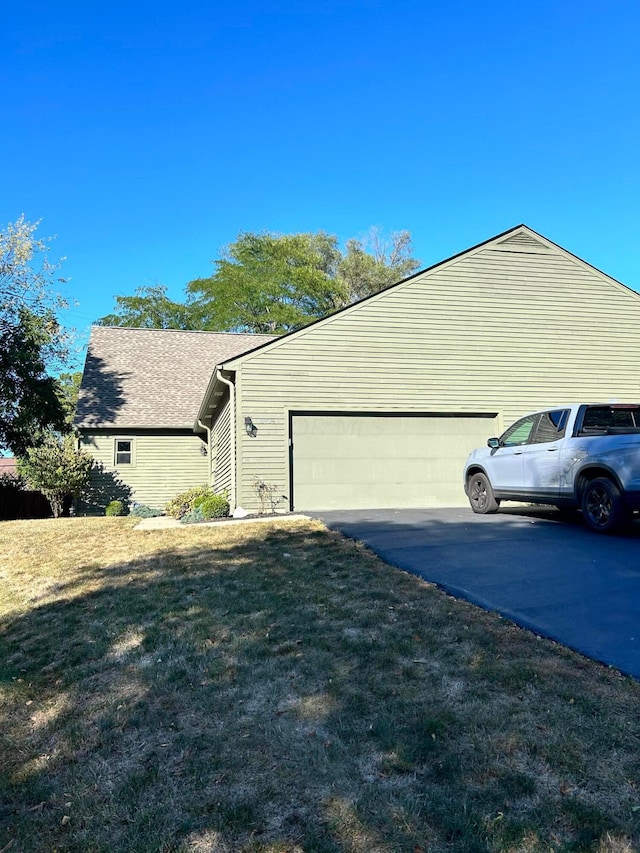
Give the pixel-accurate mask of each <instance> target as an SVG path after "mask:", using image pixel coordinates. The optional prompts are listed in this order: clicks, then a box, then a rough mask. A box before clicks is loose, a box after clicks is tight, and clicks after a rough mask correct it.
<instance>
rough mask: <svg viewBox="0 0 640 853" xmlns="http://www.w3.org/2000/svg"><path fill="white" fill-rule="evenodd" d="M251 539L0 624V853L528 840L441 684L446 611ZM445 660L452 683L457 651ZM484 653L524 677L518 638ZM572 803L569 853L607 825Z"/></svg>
mask: <svg viewBox="0 0 640 853" xmlns="http://www.w3.org/2000/svg"><path fill="white" fill-rule="evenodd" d="M261 535H263V537H264V538H263V540H262V541H260V542H259V543H257V542H256V541H254V540H250V541H247V542H236V543H235V544H233V545H232V546H230V547H228V548H225V549H219V548H218V549H215V550H214V549H212V548H210V547H207V546H206V545H202V546H198V547H185V548H177V547H172V548H169V549H167V550H163V551H158V552H155V553H153V554H151V555H149V556H147V557H145V558H141V559H140V560H136V561H133V562H131V563H126V564H123V565H116V566H112V567H109V568H106V569H99V570H96V569H95V567H85V568H83V569H81V570H80V571H79V573H78V582H77V584H71V585H68V586H64V585H60V586H59V587H58V588H57V590H55V594H56V595H58V596H59V598H58V599H57V600H56V601H53V602H47V603H43V604H41V605H38V603H37V601H35V602H34V607H33V609H32V610H30V611H29V612H27V613H25V614H23V615H20V616H19V617H17V618H15V619H13V620H11V621H8V622H5V623H4V624H0V641H1V643H2V669H1V671H0V686H1V687H2V691H3V693H4V695H5V696H6V697H7V699H6V701H5V703H4V706H3V709H2V713H3V715H4V720H3V725H2V728H1V730H2V732H3V734H2V735H1V736H0V737H1V738H2V740H3V743H2V748H0V756H2V757H1V758H0V761H1V762H2V771H3V772H2V774H0V802H2V805H1V806H0V825H1V826H3V827H4V830H3V831H4V833H5V839H6V840H5V841H4V843H5V844H6V843H8V842H9V841H11V840H12V839H13V840H14V845H13V846H12V848H11V849H12V851H14V850H15V851H16V853H18V851H29V853H39V851H45V850H46V851H49V850H53V849H58V850H91V851H111V850H120V851H133V850H136V851H147V850H148V851H151V850H154V851H156V850H162V851H165V853H168V851H187V850H194V851H195V850H198V851H200V850H202V851H204V850H207V851H228V850H246V851H252V852H253V851H255V853H258V851H265V853H266V851H269V853H276V851H278V853H284V851H294V850H300V851H304V853H342V851H351V850H354V849H356V848H357V849H371V850H373V849H377V850H413V849H414V846H415V845H417V846H418V847H422V846H423V847H425V848H426V847H427V846H428V843H429V839H431V838H434V837H435V838H437V839H438V840H439V841H440V842H441V843H444V844H446V845H448V847H449V849H451V850H459V851H463V850H464V851H475V850H477V851H480V850H486V849H488V847H487V845H488V844H494V845H497V846H495V847H494V848H492V849H502V848H501V847H500V846H499V843H498V842H499V841H500V838H501V837H502V836H503V835H504V838H505V839H506V840H508V839H510V842H509V843H514V844H515V843H516V842H517V840H518V839H523V838H525V837H526V836H527V835H529V836H531V835H532V833H533V834H535V833H536V832H537V829H538V826H539V824H541V823H544V821H545V819H546V817H545V814H544V804H543V805H538V806H536V807H531V808H530V813H529V814H527V812H526V809H524V810H522V809H521V810H520V812H519V813H518V812H517V809H516V812H515V815H514V817H513V819H512V818H511V817H510V816H509V815H508V814H507V816H506V817H504V814H503V812H504V811H505V808H506V807H505V803H511V804H513V803H518V802H520V801H522V802H523V803H524V802H528V801H529V800H531V798H532V797H533V794H534V792H535V782H533V781H532V780H531V778H530V777H529V776H528V775H527V774H526V773H524V772H520V771H516V770H513V769H509V768H508V767H506V766H505V765H504V763H502V764H501V769H500V770H497V769H495V768H494V769H491V770H490V769H489V757H488V756H483V755H481V754H478V752H477V749H476V746H475V745H474V743H473V738H469V736H468V735H467V734H465V731H464V724H463V722H462V719H461V718H460V717H458V716H457V714H456V712H455V711H452V709H451V702H450V697H448V696H447V695H446V693H447V690H449V687H447V684H445V687H446V690H445V689H444V688H443V687H442V685H443V680H444V677H443V665H444V662H446V657H445V658H444V659H443V658H441V657H440V658H438V657H437V655H439V654H441V650H440V646H441V645H442V643H443V642H445V641H446V638H447V637H449V638H450V637H451V632H452V631H454V632H455V631H458V630H459V627H456V625H455V624H454V625H452V621H451V612H452V608H453V607H455V606H456V605H455V604H454V603H453V602H448V603H447V604H446V606H443V605H442V603H441V597H440V595H439V594H438V593H436V592H435V590H432V589H429V588H425V587H423V586H422V585H420V583H419V582H418V581H417V580H415V579H413V578H410V577H409V576H406V575H397V576H395V575H394V584H395V586H394V588H393V589H389V577H390V576H389V572H388V570H387V569H385V568H384V567H381V566H380V564H379V563H377V561H375V560H373V559H370V558H368V557H367V555H366V554H364V555H363V553H362V551H361V550H360V549H358V548H357V547H356V546H354V545H353V544H351V543H347V542H344V541H343V540H341V539H340V538H339V537H337V536H333V535H329V536H328V535H327V534H326V533H325V532H324V531H318V530H314V529H309V528H304V529H302V530H296V531H295V532H292V531H288V530H274V531H273V532H271V533H266V534H264V533H263V534H261ZM185 541H189V540H187V539H186V538H185ZM85 585H90V586H91V587H92V588H91V589H90V590H89V591H83V590H84V587H85ZM418 589H420V591H421V596H422V597H421V599H420V601H419V603H418V601H417V591H418ZM50 593H51V591H49V594H50ZM460 606H461V607H466V605H460ZM485 618H486V620H487V623H486V624H479V625H478V627H477V631H478V637H480V636H482V637H483V638H484V640H485V642H486V641H487V637H488V636H489V634H490V631H489V630H488V629H487V624H494V623H495V619H494V617H490V616H487V617H485ZM491 620H494V621H493V622H492V621H491ZM425 623H426V624H425ZM494 627H495V624H494ZM472 635H473V631H472V632H471V633H470V634H469V636H468V637H466V638H465V642H467V643H468V642H469V640H470V638H471V639H472ZM456 642H457V641H456ZM489 642H490V640H489ZM496 642H497V641H496ZM446 654H449V655H450V656H453V657H452V659H451V660H450V661H449V663H450V665H451V667H452V669H451V673H452V677H453V675H460V673H461V667H462V665H463V664H462V662H463V661H466V660H467V657H468V654H469V652H468V649H466V650H465V648H463V647H462V646H461V645H460V644H458V650H456V651H453V652H447V653H446ZM457 654H460V655H461V657H460V659H459V660H457V659H456V658H455V655H457ZM496 655H497V657H498V658H500V659H501V660H502V663H501V664H500V666H507V664H508V665H509V666H511V665H513V671H514V672H515V670H516V669H518V670H519V671H520V672H521V674H522V660H518V659H517V643H514V642H513V639H510V640H509V641H507V640H505V643H504V648H500V649H499V650H496ZM432 656H433V658H432ZM509 656H511V658H510V657H509ZM563 666H566V670H567V673H569V672H571V664H570V663H568V662H564V663H563V662H561V663H560V667H561V668H562V667H563ZM493 672H494V676H495V678H496V680H497V681H498V682H499V681H500V679H501V678H503V677H505V678H506V676H504V674H502V675H501V672H502V670H500V667H498V666H497V665H496V666H494V669H493ZM464 677H465V678H467V679H469V680H470V681H469V684H471V683H472V678H473V677H474V676H473V675H472V674H471V673H467V674H465V676H464ZM477 677H478V684H479V685H480V688H481V692H482V689H484V688H483V687H482V685H483V683H484V681H483V679H484V677H485V676H484V675H483V674H482V673H480V674H479V675H478V676H477ZM512 677H513V673H512V674H511V675H510V676H509V678H512ZM522 677H524V679H525V680H524V681H523V682H522V685H523V687H522V689H524V688H525V685H526V683H527V681H528V679H529V678H530V677H531V673H530V671H529V670H527V672H526V673H525V675H524V676H522ZM447 683H448V682H447ZM513 702H514V703H515V705H514V707H515V708H516V709H518V710H517V711H516V712H514V713H521V711H520V710H519V709H520V708H521V705H522V703H521V697H517V696H514V697H513ZM478 707H479V708H481V705H479V706H478ZM477 713H478V714H479V715H480V716H482V711H481V710H478V712H477ZM486 725H487V726H488V725H490V723H489V721H488V720H487V721H486ZM498 725H499V724H498ZM523 725H525V722H523ZM526 728H527V730H528V728H529V723H526ZM497 734H498V735H499V736H500V737H502V736H503V732H498V733H497ZM483 737H485V739H486V733H485V735H483ZM522 748H523V749H524V748H525V746H524V745H523V746H522ZM550 749H551V753H550V754H551V755H553V743H551V744H550ZM538 758H541V756H538ZM589 759H590V756H589ZM585 760H586V757H585ZM575 762H576V769H575V772H576V773H577V774H580V773H581V772H583V764H582V759H581V758H579V757H576V758H575ZM476 773H477V774H478V778H481V779H482V782H478V783H477V784H475V783H474V784H473V785H471V784H469V781H468V780H469V779H470V777H472V776H474V774H476ZM465 779H466V780H467V782H466V783H465V782H464V780H465ZM579 806H580V804H579V802H578V800H577V799H576V800H575V802H572V801H571V798H570V797H565V798H564V805H563V807H562V808H563V812H562V815H563V820H565V821H566V822H567V823H568V825H571V826H575V833H576V838H580V837H582V836H580V833H583V834H584V833H585V832H586V833H587V836H588V840H589V843H591V841H592V840H593V839H594V838H597V837H598V836H599V835H600V834H601V833H604V832H605V831H609V830H612V829H613V830H615V829H616V828H617V827H615V826H614V827H612V826H611V820H609V819H608V818H607V817H606V816H605V815H602V814H601V813H600V812H599V811H598V809H597V808H591V807H590V808H589V809H587V808H586V807H584V808H582V811H580V808H579ZM572 809H573V811H572ZM496 814H502V815H503V818H501V819H500V820H497V821H492V820H491V819H490V816H491V815H493V816H494V817H495V815H496ZM555 817H557V815H556V816H555ZM554 819H555V818H554ZM506 840H505V845H506V843H507V841H506ZM295 845H298V846H297V847H296V846H295ZM2 846H3V843H2V837H1V836H0V848H1V847H2ZM505 849H506V846H505ZM576 849H578V848H576ZM580 849H587V847H586V846H585V847H584V848H580Z"/></svg>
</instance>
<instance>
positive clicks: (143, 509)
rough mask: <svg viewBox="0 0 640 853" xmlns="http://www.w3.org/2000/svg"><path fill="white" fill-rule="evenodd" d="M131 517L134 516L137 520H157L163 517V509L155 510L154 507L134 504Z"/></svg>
mask: <svg viewBox="0 0 640 853" xmlns="http://www.w3.org/2000/svg"><path fill="white" fill-rule="evenodd" d="M129 515H134V516H136V518H157V517H158V516H159V515H162V510H161V509H154V508H153V507H152V506H146V505H145V504H134V505H133V506H132V507H131V511H130V513H129Z"/></svg>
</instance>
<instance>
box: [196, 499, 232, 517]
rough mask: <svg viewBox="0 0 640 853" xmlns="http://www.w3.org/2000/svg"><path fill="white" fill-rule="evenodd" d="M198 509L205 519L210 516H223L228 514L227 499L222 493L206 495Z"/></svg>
mask: <svg viewBox="0 0 640 853" xmlns="http://www.w3.org/2000/svg"><path fill="white" fill-rule="evenodd" d="M198 509H199V510H200V512H201V513H202V515H203V518H204V519H205V521H209V519H211V518H225V517H226V516H228V515H229V501H228V500H227V499H226V498H225V497H224V496H223V495H208V496H207V497H206V498H203V499H202V501H201V502H200V504H199V505H198Z"/></svg>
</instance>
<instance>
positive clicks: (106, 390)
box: [75, 326, 273, 427]
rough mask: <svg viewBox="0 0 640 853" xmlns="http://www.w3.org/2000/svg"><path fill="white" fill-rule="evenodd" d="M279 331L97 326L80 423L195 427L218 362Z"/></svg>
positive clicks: (85, 376)
mask: <svg viewBox="0 0 640 853" xmlns="http://www.w3.org/2000/svg"><path fill="white" fill-rule="evenodd" d="M272 339H273V335H247V334H233V333H230V332H187V331H178V330H172V329H130V328H122V327H111V326H93V327H92V329H91V336H90V338H89V347H88V351H87V359H86V363H85V367H84V373H83V376H82V385H81V387H80V395H79V398H78V408H77V412H76V418H75V423H76V426H78V427H192V426H193V423H194V421H195V418H196V416H197V414H198V408H199V406H200V403H201V402H202V397H203V395H204V392H205V391H206V388H207V384H208V382H209V379H210V378H211V374H212V373H213V369H214V367H215V366H216V364H219V363H220V362H222V361H224V360H225V359H228V358H232V357H234V356H236V355H240V354H241V353H244V352H247V351H248V350H251V349H254V347H257V346H260V345H262V344H264V343H267V342H268V341H270V340H272Z"/></svg>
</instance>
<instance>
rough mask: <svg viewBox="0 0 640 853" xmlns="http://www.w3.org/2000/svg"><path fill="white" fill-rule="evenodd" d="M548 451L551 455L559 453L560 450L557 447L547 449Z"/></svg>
mask: <svg viewBox="0 0 640 853" xmlns="http://www.w3.org/2000/svg"><path fill="white" fill-rule="evenodd" d="M547 451H548V452H549V453H557V452H558V448H557V447H547Z"/></svg>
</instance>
